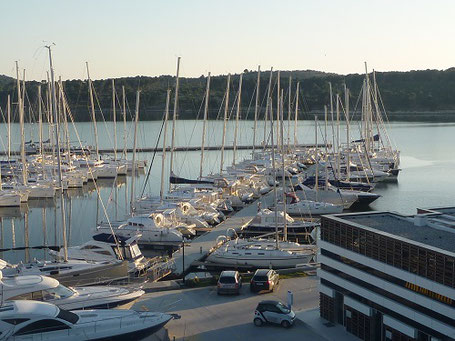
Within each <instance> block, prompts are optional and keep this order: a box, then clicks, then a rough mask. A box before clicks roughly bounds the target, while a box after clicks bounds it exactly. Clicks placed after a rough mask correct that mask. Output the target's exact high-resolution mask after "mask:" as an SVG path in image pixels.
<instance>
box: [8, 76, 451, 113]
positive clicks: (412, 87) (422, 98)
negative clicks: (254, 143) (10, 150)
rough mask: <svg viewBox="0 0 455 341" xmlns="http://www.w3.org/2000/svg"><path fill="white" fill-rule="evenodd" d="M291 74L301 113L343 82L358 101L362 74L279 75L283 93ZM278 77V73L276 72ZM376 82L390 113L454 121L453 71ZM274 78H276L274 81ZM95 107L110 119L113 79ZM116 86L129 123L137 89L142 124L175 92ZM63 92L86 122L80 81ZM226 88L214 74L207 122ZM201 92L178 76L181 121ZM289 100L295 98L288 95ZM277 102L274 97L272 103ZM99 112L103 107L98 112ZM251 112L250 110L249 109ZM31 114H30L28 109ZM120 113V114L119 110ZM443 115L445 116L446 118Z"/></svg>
mask: <svg viewBox="0 0 455 341" xmlns="http://www.w3.org/2000/svg"><path fill="white" fill-rule="evenodd" d="M290 75H292V82H293V87H292V88H293V90H294V91H295V84H296V82H297V81H299V82H300V88H301V93H300V98H301V100H300V102H301V103H302V104H301V106H302V107H301V108H302V109H303V110H304V112H307V113H308V112H310V113H314V112H322V110H323V107H324V105H326V104H328V102H329V86H328V82H331V83H332V87H333V91H334V93H342V92H343V86H344V83H346V85H347V86H348V87H349V88H350V90H351V96H352V98H351V101H352V104H351V105H352V107H353V108H354V105H355V103H356V102H357V96H358V94H359V92H360V89H361V87H362V83H363V80H364V75H363V74H349V75H337V74H329V73H323V72H318V71H311V70H305V71H282V72H281V85H282V87H283V89H285V91H287V88H288V81H289V76H290ZM256 76H257V74H256V72H255V71H248V72H246V73H245V74H244V77H243V89H242V106H243V110H242V118H243V119H252V117H253V114H252V113H253V106H252V105H251V99H252V98H253V96H254V91H255V87H256ZM268 77H269V73H268V72H267V71H266V70H264V71H263V72H262V75H261V80H262V86H261V94H260V98H261V100H260V102H262V103H263V107H264V106H265V95H266V91H267V86H266V84H267V82H268ZM274 77H276V73H274ZM231 79H232V85H231V89H232V90H231V91H232V95H231V104H230V105H233V101H234V98H235V96H234V93H235V92H236V91H237V87H238V79H239V75H233V76H232V77H231ZM376 79H377V82H378V85H379V87H380V90H381V95H382V99H383V102H384V104H385V106H386V108H387V110H388V111H389V112H446V111H448V112H453V114H450V115H449V116H451V117H452V116H453V120H455V68H451V69H448V70H445V71H439V70H422V71H410V72H378V73H376ZM275 81H276V79H275V80H274V82H275ZM38 84H39V83H38V82H36V81H31V82H27V86H26V89H27V100H26V106H27V105H28V106H31V108H32V109H33V108H34V107H36V105H37V98H36V96H37V90H36V89H37V85H38ZM93 84H94V87H95V91H96V99H95V102H96V103H97V108H96V109H97V110H96V111H97V117H99V119H102V114H104V118H105V119H106V120H111V119H112V117H111V105H112V104H111V103H112V99H111V81H110V79H103V80H97V81H94V82H93ZM115 84H116V88H117V94H118V98H119V103H118V104H119V108H120V103H121V94H122V86H124V87H125V92H126V96H127V107H129V108H131V110H130V111H129V113H128V119H131V114H130V112H132V111H133V107H134V100H135V93H136V90H137V89H140V90H141V120H160V119H161V118H162V115H163V108H164V104H165V98H166V90H167V89H168V88H171V89H172V88H173V86H174V78H173V76H169V75H163V76H160V77H145V76H136V77H127V78H119V79H116V82H115ZM63 86H64V89H65V93H66V95H67V98H68V102H69V104H70V107H71V111H72V113H73V115H74V117H75V119H76V120H78V121H87V120H89V119H90V114H89V101H88V87H87V82H86V81H84V80H67V81H64V82H63ZM225 86H226V75H220V76H212V81H211V90H210V108H211V110H210V112H209V118H210V119H215V118H216V117H217V114H218V109H219V107H220V106H221V103H222V101H223V98H224V91H225ZM46 91H47V86H43V95H45V94H46ZM204 91H205V76H201V77H197V78H182V79H181V85H180V95H179V116H180V119H194V118H196V117H197V115H198V112H199V110H200V107H201V103H202V101H203V96H204ZM8 94H10V95H11V96H12V99H13V102H16V99H15V95H16V91H15V81H14V80H13V79H12V78H9V77H6V76H1V75H0V107H1V108H2V110H3V109H4V108H5V106H6V99H7V95H8ZM292 96H293V98H294V96H295V94H293V95H292ZM273 100H274V102H275V100H276V99H275V98H274V99H273ZM100 108H101V109H100ZM248 108H249V110H248ZM32 112H33V110H32ZM117 113H118V115H119V119H120V115H121V110H117ZM446 116H447V115H446Z"/></svg>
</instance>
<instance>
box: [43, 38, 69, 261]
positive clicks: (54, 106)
mask: <svg viewBox="0 0 455 341" xmlns="http://www.w3.org/2000/svg"><path fill="white" fill-rule="evenodd" d="M47 48H48V50H49V68H50V71H51V100H52V112H53V114H54V122H55V147H56V149H57V168H58V185H59V190H60V210H61V215H62V238H63V260H64V261H65V262H67V261H68V241H67V239H66V215H65V200H64V197H63V183H62V163H61V160H60V144H59V128H58V126H59V124H58V123H59V119H58V113H57V103H56V101H57V97H56V96H57V95H56V93H55V81H54V67H53V65H52V51H51V47H50V46H47Z"/></svg>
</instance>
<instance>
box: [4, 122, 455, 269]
mask: <svg viewBox="0 0 455 341" xmlns="http://www.w3.org/2000/svg"><path fill="white" fill-rule="evenodd" d="M160 128H161V122H141V123H140V124H139V127H138V147H139V148H140V147H154V146H155V144H156V139H157V137H158V134H159V131H160ZM70 130H71V131H70V135H71V141H74V142H76V141H78V136H77V134H76V133H75V129H74V128H73V127H71V128H70ZM322 130H324V127H322V126H321V127H320V128H319V134H318V135H319V136H318V139H319V141H322V135H321V133H322ZM328 130H329V134H331V127H330V126H329V128H328ZM26 131H27V132H26V135H27V137H26V138H27V140H30V139H33V140H36V139H37V136H38V132H37V126H36V125H28V126H27V129H26ZM44 131H45V133H44V135H45V138H47V128H45V129H44ZM98 131H99V145H100V148H109V147H112V145H113V125H112V124H111V123H110V122H108V123H103V124H99V126H98ZM258 131H259V133H258V138H257V141H258V142H259V141H262V139H263V125H262V123H259V124H258ZM340 131H341V133H340V135H341V137H340V138H341V139H342V140H343V139H344V134H345V129H344V127H343V126H342V127H341V129H340ZM355 131H358V127H357V123H354V124H353V125H352V127H351V136H352V137H353V138H356V135H357V134H355ZM77 132H78V135H79V139H80V140H81V141H82V143H86V144H93V141H94V138H93V128H92V125H91V124H90V123H78V124H77ZM201 132H202V123H200V122H195V121H179V122H178V123H177V133H176V145H177V146H197V145H200V144H201ZM314 134H315V129H314V123H313V122H312V121H300V122H299V125H298V142H299V143H314ZM11 135H12V149H15V150H17V149H18V145H19V142H20V140H19V136H20V135H19V127H18V126H17V125H13V126H12V134H11ZM123 135H124V134H123V125H122V124H118V131H117V141H118V147H119V148H122V147H123ZM132 135H133V127H132V125H131V124H129V123H128V127H127V144H128V146H129V147H131V146H132ZM284 135H285V137H286V138H287V135H288V134H287V131H285V133H284ZM389 135H390V137H391V139H392V140H393V141H394V142H395V144H396V145H397V146H398V148H399V149H400V150H401V168H402V172H401V174H400V176H399V179H398V182H396V183H386V184H378V186H377V189H376V192H377V193H379V194H381V195H382V196H383V197H382V198H380V199H379V200H377V202H376V203H374V204H373V205H372V207H371V208H372V209H374V210H393V211H398V212H400V213H405V214H413V213H415V209H416V207H432V206H444V205H453V204H454V202H453V198H454V197H455V195H454V191H455V177H453V176H452V174H453V167H454V166H455V157H454V156H455V155H454V152H453V149H452V146H453V142H454V136H455V125H454V124H447V123H441V124H426V123H425V124H424V123H399V122H395V123H392V124H391V125H390V128H389ZM6 136H7V134H6V127H5V126H4V125H0V144H1V146H0V148H2V149H6V148H5V146H6V144H7V141H6ZM221 136H222V122H219V121H211V122H208V124H207V139H206V145H210V146H214V145H220V144H221ZM233 136H234V124H233V123H232V122H231V123H230V124H229V126H228V129H227V137H226V143H227V144H230V145H232V143H233ZM252 138H253V122H250V121H248V122H240V124H239V138H238V140H239V142H238V143H239V144H240V145H242V144H244V145H246V144H251V143H252ZM290 139H291V142H293V127H291V131H290ZM329 140H331V137H329ZM168 144H170V128H169V134H168ZM159 146H161V142H160V144H159ZM232 153H233V152H232V151H227V152H226V155H225V164H226V165H229V164H230V163H231V162H232ZM249 153H250V152H249V151H238V154H237V159H239V160H240V159H242V158H243V157H246V156H248V154H249ZM205 155H206V159H205V162H204V167H203V169H204V173H205V174H207V173H210V172H218V171H219V162H220V152H218V151H210V152H206V154H205ZM130 157H131V155H130ZM152 157H153V155H152V153H139V154H138V158H139V159H147V160H149V163H150V160H151V159H152ZM199 162H200V152H199V151H198V152H180V153H176V159H175V165H176V167H175V172H176V173H177V174H178V175H181V176H185V177H196V176H198V174H199ZM166 163H167V165H166V178H168V163H169V158H167V162H166ZM160 169H161V153H157V154H156V156H155V161H154V164H153V167H152V169H151V176H150V180H149V181H148V183H147V185H146V186H145V193H146V194H152V195H157V194H158V192H159V187H160V183H159V181H160ZM131 180H132V178H131V177H127V178H120V179H118V180H117V181H116V183H115V184H114V181H113V180H103V181H99V182H98V184H99V186H100V194H101V199H102V203H103V204H104V206H105V207H106V212H107V213H108V215H109V217H110V219H122V218H123V217H125V215H126V214H127V213H128V202H129V198H130V193H131V192H130V189H131ZM144 181H145V175H144V174H139V175H138V176H137V177H136V178H135V193H136V194H137V195H139V194H140V193H141V192H142V190H143V188H144ZM58 205H59V200H55V201H53V200H50V201H31V202H29V204H28V205H25V206H24V207H22V208H21V211H19V210H3V211H0V216H2V217H3V225H2V226H1V231H0V232H1V235H0V236H1V240H0V247H2V248H10V247H21V246H24V245H25V244H26V239H27V238H26V235H28V245H30V246H36V245H44V244H45V243H47V244H48V245H56V244H60V243H61V242H60V240H61V233H60V228H59V226H60V209H59V206H58ZM66 206H67V212H68V217H67V221H69V222H70V223H69V224H68V225H69V230H70V231H69V243H70V245H78V244H80V243H82V242H84V241H86V240H88V239H89V238H90V235H91V233H92V232H93V230H94V227H95V225H96V222H97V221H100V220H106V218H105V215H104V213H103V208H102V206H103V205H102V204H101V203H100V202H99V201H98V200H97V195H96V192H95V191H94V185H93V184H91V185H90V184H89V185H88V186H86V187H85V188H84V189H82V190H73V191H70V192H68V198H67V201H66ZM70 206H71V212H70V210H69V207H70ZM25 212H27V214H28V221H29V222H28V232H27V226H26V224H25V220H24V218H23V216H24V214H25ZM12 215H15V216H16V217H15V218H11V216H12ZM69 215H71V217H69ZM43 217H45V224H43ZM56 226H57V228H56ZM0 257H1V258H3V259H5V260H7V261H10V262H18V261H21V260H24V259H25V258H26V257H29V258H30V259H32V258H34V257H36V258H46V257H47V258H48V256H47V253H46V252H45V251H43V250H30V251H29V253H28V254H27V253H26V251H24V250H19V251H8V252H4V253H3V255H0Z"/></svg>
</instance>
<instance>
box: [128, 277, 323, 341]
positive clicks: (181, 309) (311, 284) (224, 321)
mask: <svg viewBox="0 0 455 341" xmlns="http://www.w3.org/2000/svg"><path fill="white" fill-rule="evenodd" d="M288 290H291V291H292V292H293V293H294V306H293V309H294V310H295V311H300V310H306V309H311V308H315V307H317V306H318V291H317V277H302V278H294V279H285V280H281V281H280V285H279V287H278V288H277V289H276V290H275V291H274V292H273V293H264V294H252V293H250V291H249V285H248V284H246V285H244V286H243V288H242V292H241V294H240V295H238V296H218V295H217V293H216V287H205V288H195V289H185V290H174V291H168V292H157V293H151V294H147V295H145V296H144V297H143V298H142V299H141V301H139V302H136V303H135V305H134V306H133V309H136V310H150V311H161V312H171V313H177V314H180V315H181V317H182V318H181V319H180V320H173V321H171V322H169V323H168V324H167V329H168V333H169V336H170V339H171V340H172V338H173V337H174V336H175V338H176V340H198V341H199V340H200V341H202V340H210V341H212V340H249V341H252V340H261V341H266V340H274V341H276V340H279V338H281V339H282V340H302V339H305V340H315V341H316V340H324V339H323V338H322V337H321V336H319V335H317V334H315V333H314V332H313V330H312V329H311V328H308V326H306V325H305V323H304V321H299V320H297V321H296V324H295V325H294V327H292V328H290V329H283V328H281V327H279V326H264V327H260V328H258V327H255V326H254V325H253V323H252V318H253V313H254V309H255V308H256V305H257V303H258V302H259V301H261V300H264V299H276V300H281V301H283V302H285V301H286V294H287V291H288Z"/></svg>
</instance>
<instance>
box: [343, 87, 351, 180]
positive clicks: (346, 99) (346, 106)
mask: <svg viewBox="0 0 455 341" xmlns="http://www.w3.org/2000/svg"><path fill="white" fill-rule="evenodd" d="M344 95H345V105H344V106H345V110H346V148H347V150H348V159H347V166H346V177H347V180H348V181H349V179H350V178H351V146H350V143H351V142H350V139H351V137H350V131H349V130H350V122H349V119H350V118H349V89H348V88H347V86H346V84H345V85H344Z"/></svg>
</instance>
